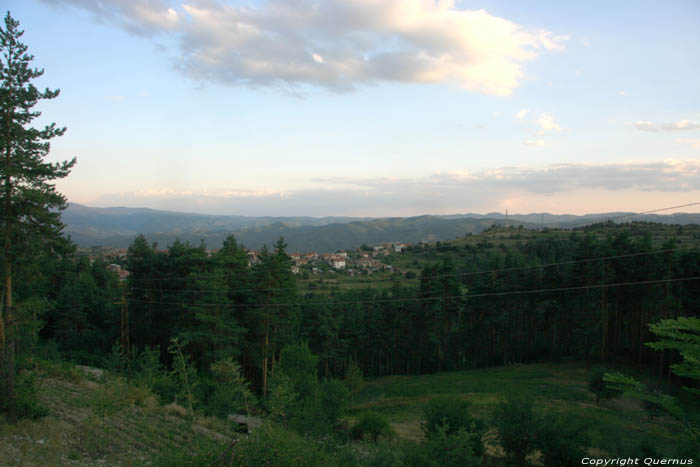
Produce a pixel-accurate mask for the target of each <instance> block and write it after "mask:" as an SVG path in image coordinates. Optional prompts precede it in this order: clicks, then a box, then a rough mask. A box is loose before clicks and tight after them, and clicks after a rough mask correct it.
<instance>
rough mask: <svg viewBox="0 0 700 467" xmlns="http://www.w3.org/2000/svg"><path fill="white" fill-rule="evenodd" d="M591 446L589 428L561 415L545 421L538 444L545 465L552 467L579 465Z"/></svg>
mask: <svg viewBox="0 0 700 467" xmlns="http://www.w3.org/2000/svg"><path fill="white" fill-rule="evenodd" d="M589 444H590V437H589V436H588V427H587V426H585V425H583V424H581V423H579V422H577V421H576V420H573V419H571V418H570V417H565V416H561V415H560V416H549V417H547V418H545V419H544V421H543V423H542V426H541V428H540V432H539V433H538V436H537V443H536V445H537V447H538V448H539V450H540V452H541V453H542V458H543V462H544V465H547V466H552V467H559V466H568V465H575V464H577V463H579V462H580V460H581V459H582V458H583V457H584V456H585V455H586V451H587V449H588V446H589Z"/></svg>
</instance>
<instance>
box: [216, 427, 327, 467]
mask: <svg viewBox="0 0 700 467" xmlns="http://www.w3.org/2000/svg"><path fill="white" fill-rule="evenodd" d="M231 452H232V459H231V462H230V463H229V464H228V465H238V466H247V467H262V466H266V467H302V466H304V467H314V466H318V467H326V466H333V465H337V462H336V460H335V459H334V458H333V456H331V455H330V454H329V453H327V452H326V451H325V450H324V449H323V447H322V446H321V445H320V444H318V443H316V442H314V441H310V440H306V439H304V438H302V437H301V436H299V435H298V434H296V433H295V432H293V431H288V430H285V429H283V428H281V427H278V426H275V425H271V424H266V425H263V426H262V427H260V428H258V429H256V430H255V431H254V432H253V434H251V435H250V436H247V437H244V438H242V439H241V440H240V442H239V443H238V444H237V445H236V446H234V447H233V449H232V450H231Z"/></svg>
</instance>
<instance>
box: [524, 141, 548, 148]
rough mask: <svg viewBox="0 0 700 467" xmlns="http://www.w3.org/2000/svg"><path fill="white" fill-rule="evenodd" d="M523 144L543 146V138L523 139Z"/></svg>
mask: <svg viewBox="0 0 700 467" xmlns="http://www.w3.org/2000/svg"><path fill="white" fill-rule="evenodd" d="M523 144H524V145H525V146H537V147H540V148H541V147H544V140H542V139H536V140H527V141H523Z"/></svg>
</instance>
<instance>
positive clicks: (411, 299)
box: [127, 276, 700, 308]
mask: <svg viewBox="0 0 700 467" xmlns="http://www.w3.org/2000/svg"><path fill="white" fill-rule="evenodd" d="M694 280H700V276H694V277H679V278H675V279H654V280H646V281H637V282H618V283H612V284H590V285H579V286H571V287H555V288H547V289H533V290H512V291H507V292H487V293H480V294H466V295H445V296H440V297H409V298H387V299H376V300H350V301H330V302H313V301H307V302H305V303H303V305H304V306H312V305H313V306H318V305H355V304H366V303H394V302H422V301H434V300H450V299H452V300H454V299H470V298H483V297H497V296H504V295H522V294H534V293H547V292H563V291H567V290H583V289H600V288H605V287H623V286H631V285H651V284H664V283H671V282H683V281H694ZM127 301H129V302H131V303H145V304H155V305H177V306H182V307H205V306H209V307H232V308H247V307H293V306H299V305H301V304H300V303H248V304H239V303H201V304H186V303H182V302H158V301H147V300H137V299H129V298H127Z"/></svg>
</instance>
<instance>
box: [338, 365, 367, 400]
mask: <svg viewBox="0 0 700 467" xmlns="http://www.w3.org/2000/svg"><path fill="white" fill-rule="evenodd" d="M343 382H344V383H345V385H346V386H347V387H348V389H349V390H350V395H351V396H354V395H355V394H356V393H357V392H358V391H359V390H360V389H362V386H363V385H364V383H365V382H364V378H363V376H362V369H361V368H360V365H358V364H357V363H356V362H355V360H350V363H349V364H348V367H347V368H346V370H345V377H344V378H343Z"/></svg>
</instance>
